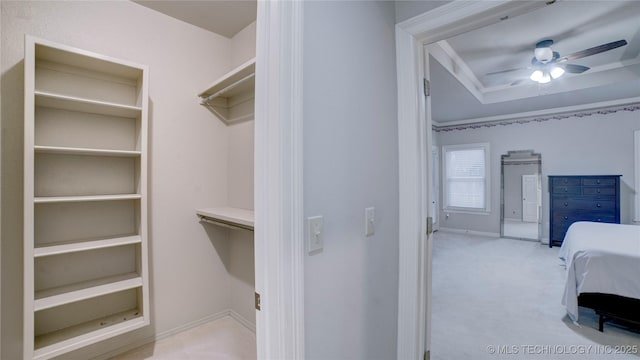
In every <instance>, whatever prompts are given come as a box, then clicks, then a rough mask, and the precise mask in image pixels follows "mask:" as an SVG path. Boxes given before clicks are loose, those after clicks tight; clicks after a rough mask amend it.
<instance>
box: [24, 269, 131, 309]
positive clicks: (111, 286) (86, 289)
mask: <svg viewBox="0 0 640 360" xmlns="http://www.w3.org/2000/svg"><path fill="white" fill-rule="evenodd" d="M141 286H142V278H141V277H140V276H139V275H138V274H136V273H131V274H126V275H118V276H111V277H107V278H102V279H97V280H92V281H85V282H82V283H77V284H71V285H67V286H61V287H56V288H53V289H46V290H41V291H36V292H35V302H34V311H40V310H45V309H49V308H52V307H56V306H60V305H64V304H69V303H72V302H76V301H82V300H86V299H90V298H94V297H98V296H102V295H107V294H112V293H115V292H118V291H123V290H129V289H134V288H138V287H141Z"/></svg>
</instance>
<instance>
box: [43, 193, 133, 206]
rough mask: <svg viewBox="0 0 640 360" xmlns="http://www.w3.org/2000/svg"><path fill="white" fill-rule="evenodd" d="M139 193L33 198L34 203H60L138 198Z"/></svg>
mask: <svg viewBox="0 0 640 360" xmlns="http://www.w3.org/2000/svg"><path fill="white" fill-rule="evenodd" d="M140 198H142V196H141V195H140V194H122V195H120V194H118V195H88V196H40V197H37V198H34V202H35V203H36V204H44V203H61V202H83V201H113V200H135V199H140Z"/></svg>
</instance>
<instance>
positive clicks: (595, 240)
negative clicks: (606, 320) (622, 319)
mask: <svg viewBox="0 0 640 360" xmlns="http://www.w3.org/2000/svg"><path fill="white" fill-rule="evenodd" d="M560 259H562V260H564V262H565V265H566V268H567V271H566V275H567V278H566V282H565V288H564V295H563V296H562V304H563V305H565V306H566V308H567V314H568V315H569V317H570V318H571V320H573V321H578V295H580V294H582V293H589V292H598V293H605V294H614V295H620V296H626V297H631V298H637V299H640V226H636V225H621V224H606V223H596V222H583V221H581V222H576V223H573V224H571V226H570V227H569V229H568V230H567V233H566V235H565V238H564V241H563V242H562V247H561V248H560Z"/></svg>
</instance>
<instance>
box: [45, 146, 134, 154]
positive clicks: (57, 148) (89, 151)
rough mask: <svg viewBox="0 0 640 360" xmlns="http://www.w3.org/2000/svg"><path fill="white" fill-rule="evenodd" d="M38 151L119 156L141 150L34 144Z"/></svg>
mask: <svg viewBox="0 0 640 360" xmlns="http://www.w3.org/2000/svg"><path fill="white" fill-rule="evenodd" d="M34 150H35V152H36V153H43V154H63V155H89V156H114V157H115V156H118V157H138V156H140V155H141V152H140V151H136V150H109V149H90V148H73V147H60V146H45V145H36V146H34Z"/></svg>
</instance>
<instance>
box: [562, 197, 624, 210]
mask: <svg viewBox="0 0 640 360" xmlns="http://www.w3.org/2000/svg"><path fill="white" fill-rule="evenodd" d="M615 207H616V201H615V199H610V200H609V199H607V200H597V199H595V200H594V199H580V198H560V199H553V209H554V210H563V209H564V210H606V211H613V210H615Z"/></svg>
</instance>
